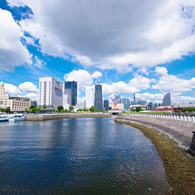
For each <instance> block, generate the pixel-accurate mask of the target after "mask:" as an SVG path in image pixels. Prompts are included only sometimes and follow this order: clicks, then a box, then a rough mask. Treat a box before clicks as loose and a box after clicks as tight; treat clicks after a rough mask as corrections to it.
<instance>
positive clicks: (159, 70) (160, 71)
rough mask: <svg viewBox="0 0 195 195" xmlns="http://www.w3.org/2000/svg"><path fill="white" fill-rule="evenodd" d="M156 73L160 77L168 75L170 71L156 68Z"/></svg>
mask: <svg viewBox="0 0 195 195" xmlns="http://www.w3.org/2000/svg"><path fill="white" fill-rule="evenodd" d="M155 72H156V73H157V74H160V75H167V73H168V71H167V69H166V68H165V67H159V66H158V67H156V69H155Z"/></svg>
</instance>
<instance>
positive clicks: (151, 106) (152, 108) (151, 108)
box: [148, 102, 154, 110]
mask: <svg viewBox="0 0 195 195" xmlns="http://www.w3.org/2000/svg"><path fill="white" fill-rule="evenodd" d="M148 107H149V108H150V110H154V104H153V102H149V103H148Z"/></svg>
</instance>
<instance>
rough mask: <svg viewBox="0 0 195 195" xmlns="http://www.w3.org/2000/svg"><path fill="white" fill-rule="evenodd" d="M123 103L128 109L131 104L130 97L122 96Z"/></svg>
mask: <svg viewBox="0 0 195 195" xmlns="http://www.w3.org/2000/svg"><path fill="white" fill-rule="evenodd" d="M121 103H123V104H124V109H126V110H128V109H129V106H130V100H129V99H128V98H122V99H121Z"/></svg>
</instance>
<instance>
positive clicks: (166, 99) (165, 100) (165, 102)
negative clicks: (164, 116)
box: [162, 93, 171, 106]
mask: <svg viewBox="0 0 195 195" xmlns="http://www.w3.org/2000/svg"><path fill="white" fill-rule="evenodd" d="M162 105H163V106H170V105H171V94H170V93H167V94H166V95H165V96H164V97H163V101H162Z"/></svg>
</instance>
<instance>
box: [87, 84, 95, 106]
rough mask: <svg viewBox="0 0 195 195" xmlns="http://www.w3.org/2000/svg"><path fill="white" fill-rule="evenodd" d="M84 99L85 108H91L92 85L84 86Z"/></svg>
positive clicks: (92, 99)
mask: <svg viewBox="0 0 195 195" xmlns="http://www.w3.org/2000/svg"><path fill="white" fill-rule="evenodd" d="M85 101H86V108H87V109H89V108H91V106H94V87H91V86H90V87H86V90H85Z"/></svg>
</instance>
